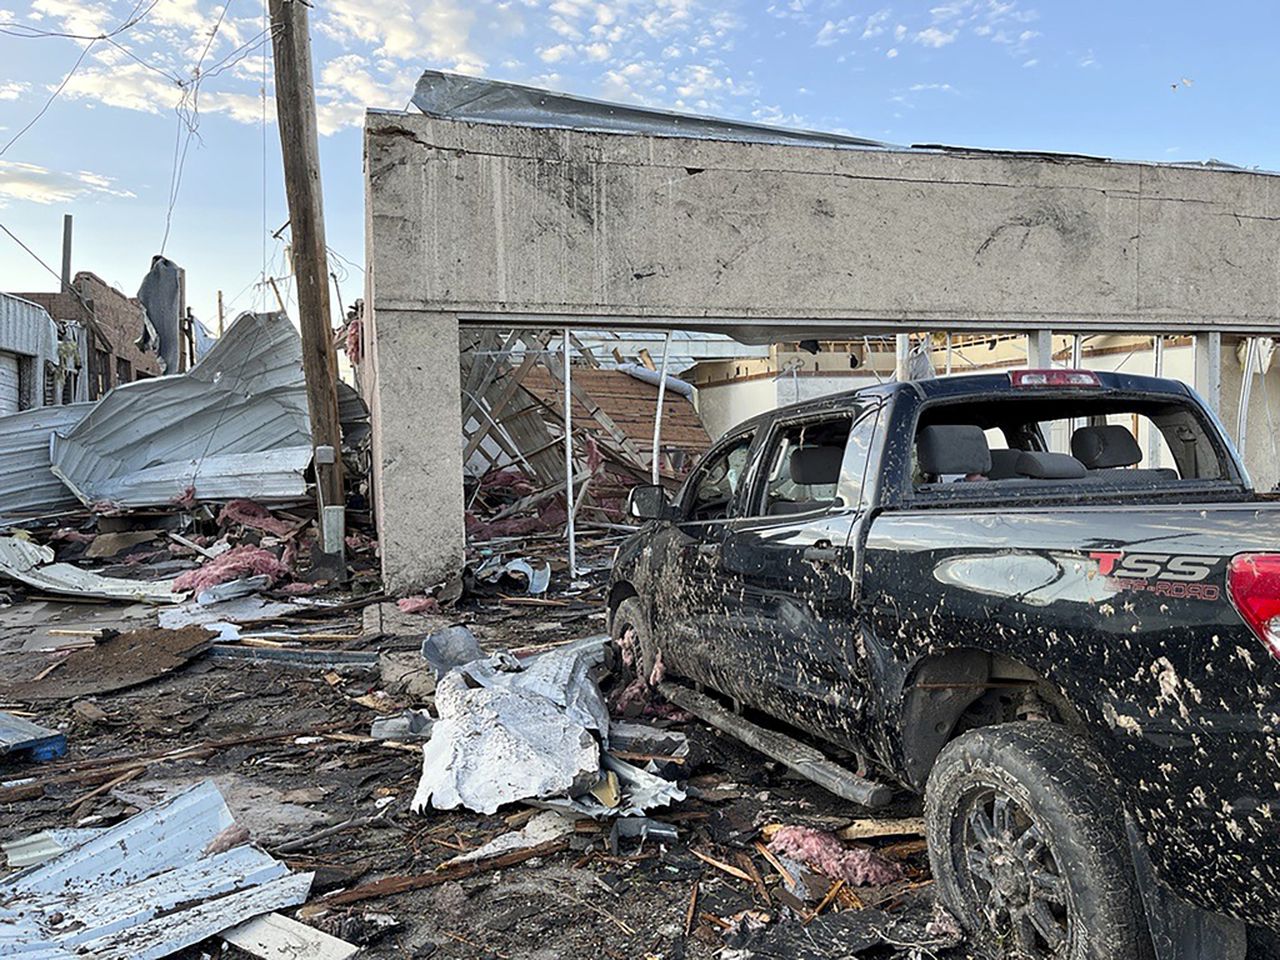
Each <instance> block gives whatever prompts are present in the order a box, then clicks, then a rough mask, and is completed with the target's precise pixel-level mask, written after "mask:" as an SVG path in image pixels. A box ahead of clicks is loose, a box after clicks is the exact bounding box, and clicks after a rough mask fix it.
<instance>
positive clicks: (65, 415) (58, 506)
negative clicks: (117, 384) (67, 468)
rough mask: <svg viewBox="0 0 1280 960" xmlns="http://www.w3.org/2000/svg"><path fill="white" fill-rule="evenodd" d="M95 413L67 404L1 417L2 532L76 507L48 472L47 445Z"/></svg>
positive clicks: (86, 406) (88, 407)
mask: <svg viewBox="0 0 1280 960" xmlns="http://www.w3.org/2000/svg"><path fill="white" fill-rule="evenodd" d="M93 407H94V405H93V404H92V403H70V404H67V405H65V406H56V407H37V408H36V409H35V410H23V411H22V412H21V413H15V414H11V415H10V416H7V417H0V526H3V525H4V524H7V523H17V522H18V521H20V520H23V519H27V518H31V517H39V516H47V515H49V514H54V513H61V512H63V511H66V510H72V509H76V508H78V507H79V506H80V502H79V501H78V500H77V499H76V498H75V496H74V495H73V494H72V493H71V491H70V490H68V489H67V488H66V486H65V485H64V484H63V483H62V481H61V480H59V479H58V478H57V477H56V476H54V474H53V472H52V471H51V470H50V469H49V439H50V438H51V437H52V436H53V434H54V433H55V432H66V431H68V430H71V429H72V428H73V427H75V426H76V425H77V424H78V423H79V422H80V421H81V420H83V419H84V418H85V416H86V415H87V414H88V413H89V411H90V410H92V409H93Z"/></svg>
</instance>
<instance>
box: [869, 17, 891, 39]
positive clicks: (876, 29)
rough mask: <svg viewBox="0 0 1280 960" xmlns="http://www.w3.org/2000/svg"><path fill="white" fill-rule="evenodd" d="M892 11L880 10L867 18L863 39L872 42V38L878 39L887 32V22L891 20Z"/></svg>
mask: <svg viewBox="0 0 1280 960" xmlns="http://www.w3.org/2000/svg"><path fill="white" fill-rule="evenodd" d="M892 12H893V11H891V10H887V9H886V10H878V11H877V12H875V13H873V14H871V16H869V17H867V23H866V26H865V27H864V28H863V30H862V39H863V40H870V39H871V38H872V37H878V36H880V34H882V33H884V31H885V26H884V25H885V21H887V20H888V19H889V16H890V14H891V13H892Z"/></svg>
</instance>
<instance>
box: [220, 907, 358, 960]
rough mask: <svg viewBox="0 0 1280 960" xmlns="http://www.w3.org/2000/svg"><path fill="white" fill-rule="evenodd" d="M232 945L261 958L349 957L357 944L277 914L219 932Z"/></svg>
mask: <svg viewBox="0 0 1280 960" xmlns="http://www.w3.org/2000/svg"><path fill="white" fill-rule="evenodd" d="M222 939H223V940H225V941H227V943H229V944H231V945H232V946H233V947H236V948H237V949H239V950H243V951H244V952H245V953H251V954H253V955H254V956H255V957H262V958H263V960H303V958H305V960H351V958H352V957H354V956H355V955H356V954H358V953H359V952H360V947H358V946H356V945H355V944H354V943H347V941H345V940H339V939H338V938H337V937H334V936H331V935H330V934H327V933H325V932H324V931H323V930H317V929H316V928H315V927H309V926H307V925H306V924H305V923H299V922H298V921H297V920H291V919H290V918H289V917H285V916H281V915H280V914H278V913H268V914H264V915H263V916H261V917H254V919H252V920H249V921H248V922H246V923H242V924H240V925H239V926H235V927H232V928H231V929H230V930H225V931H223V933H222Z"/></svg>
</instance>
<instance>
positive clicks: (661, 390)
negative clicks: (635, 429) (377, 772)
mask: <svg viewBox="0 0 1280 960" xmlns="http://www.w3.org/2000/svg"><path fill="white" fill-rule="evenodd" d="M670 353H671V331H670V330H668V331H667V336H666V339H665V340H663V341H662V367H661V375H660V378H659V380H658V409H657V412H656V413H654V415H653V464H652V466H653V484H654V486H657V485H658V482H659V475H660V472H659V470H658V445H659V444H660V443H661V441H662V401H663V400H665V399H666V396H667V359H668V357H669V355H670Z"/></svg>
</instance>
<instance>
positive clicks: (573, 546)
mask: <svg viewBox="0 0 1280 960" xmlns="http://www.w3.org/2000/svg"><path fill="white" fill-rule="evenodd" d="M572 376H573V371H572V369H571V367H570V364H569V328H568V327H565V329H564V510H565V513H566V514H567V515H568V516H567V517H566V519H565V531H564V534H565V536H566V537H568V539H569V579H570V580H571V581H572V580H575V579H577V576H578V544H577V541H576V539H575V537H574V532H573V392H572V390H571V388H570V381H569V378H570V377H572Z"/></svg>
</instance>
